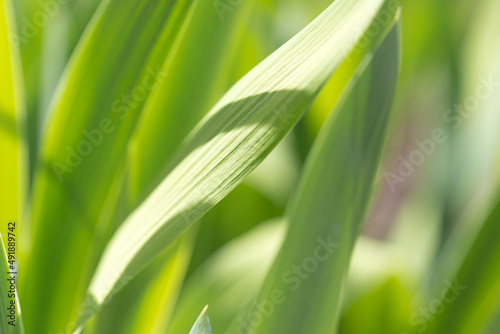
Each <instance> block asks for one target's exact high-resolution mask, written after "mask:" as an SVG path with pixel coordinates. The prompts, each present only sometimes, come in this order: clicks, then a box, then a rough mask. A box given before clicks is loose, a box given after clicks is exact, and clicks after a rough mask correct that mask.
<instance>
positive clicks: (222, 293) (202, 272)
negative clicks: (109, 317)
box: [166, 219, 285, 334]
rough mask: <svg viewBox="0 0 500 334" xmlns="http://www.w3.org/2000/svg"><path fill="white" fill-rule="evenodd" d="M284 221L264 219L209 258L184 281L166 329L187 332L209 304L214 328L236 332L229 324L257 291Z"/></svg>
mask: <svg viewBox="0 0 500 334" xmlns="http://www.w3.org/2000/svg"><path fill="white" fill-rule="evenodd" d="M284 225H285V224H284V223H282V222H281V219H279V220H271V221H269V222H264V223H261V224H260V225H259V226H257V227H256V228H254V229H252V230H250V231H249V232H247V233H245V234H243V235H242V236H240V237H237V238H235V239H233V240H231V241H230V242H228V243H227V244H226V245H224V246H223V247H222V248H221V249H219V250H218V251H217V252H216V253H214V254H213V255H212V256H211V257H210V258H208V259H207V260H206V261H205V262H204V263H203V264H202V265H201V266H200V267H199V268H198V269H197V270H196V271H195V272H193V274H191V276H190V277H189V279H188V280H187V281H186V282H185V284H184V286H183V288H182V292H181V295H180V296H179V301H178V303H177V304H176V306H175V311H174V314H173V316H172V320H171V322H170V324H169V327H168V331H166V333H168V334H175V333H186V332H187V331H188V330H189V328H190V327H191V324H192V321H193V320H192V319H193V318H194V317H196V315H197V314H198V312H199V310H200V308H202V307H203V306H204V305H206V304H209V305H210V309H211V316H210V318H211V319H212V322H213V324H214V329H215V330H216V331H217V332H220V333H226V332H229V333H233V332H234V331H232V330H231V329H232V328H231V329H229V328H228V327H229V326H230V325H231V323H232V322H233V319H234V320H235V321H236V322H237V321H238V318H239V315H240V314H244V313H243V312H244V310H248V308H249V307H250V305H251V303H252V301H253V300H254V299H255V297H256V296H257V295H258V293H259V289H260V286H261V284H262V281H263V280H264V277H265V275H266V272H267V270H268V269H269V267H270V265H271V263H272V260H273V259H274V256H275V255H276V253H277V251H278V248H279V245H280V243H281V241H282V237H283V234H284V231H285V226H284ZM236 325H238V323H236Z"/></svg>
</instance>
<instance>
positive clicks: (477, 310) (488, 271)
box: [426, 202, 500, 334]
mask: <svg viewBox="0 0 500 334" xmlns="http://www.w3.org/2000/svg"><path fill="white" fill-rule="evenodd" d="M499 221H500V202H498V203H497V204H496V206H495V208H494V209H493V211H492V212H491V214H490V215H489V217H488V219H487V220H486V221H485V223H484V225H483V226H482V228H481V230H480V231H479V234H478V235H477V237H476V238H475V240H474V243H473V244H472V247H471V248H470V250H469V251H468V253H467V255H466V257H465V259H464V261H463V263H462V264H461V266H460V268H459V270H458V272H457V274H456V276H455V277H454V278H449V279H448V280H447V282H445V286H446V290H443V291H444V292H443V294H442V295H441V296H437V297H440V299H439V301H440V304H439V305H438V306H436V307H434V308H435V310H436V311H435V312H433V313H432V314H431V316H432V318H431V319H430V320H431V321H429V324H428V325H429V332H432V333H443V332H445V331H446V332H449V333H456V334H466V333H482V332H483V331H485V330H486V329H487V327H488V325H489V324H490V322H493V321H494V320H495V317H496V316H497V312H498V310H499V309H500V265H499V263H500V262H499V261H500V260H499V259H500V230H499V229H500V225H499V224H498V222H499ZM426 327H427V326H426Z"/></svg>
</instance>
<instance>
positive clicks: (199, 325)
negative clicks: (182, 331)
mask: <svg viewBox="0 0 500 334" xmlns="http://www.w3.org/2000/svg"><path fill="white" fill-rule="evenodd" d="M207 309H208V305H207V306H206V307H205V308H204V309H203V311H202V312H201V314H200V316H199V317H198V319H196V322H195V323H194V326H193V328H191V330H190V331H189V334H212V327H210V320H208V315H207Z"/></svg>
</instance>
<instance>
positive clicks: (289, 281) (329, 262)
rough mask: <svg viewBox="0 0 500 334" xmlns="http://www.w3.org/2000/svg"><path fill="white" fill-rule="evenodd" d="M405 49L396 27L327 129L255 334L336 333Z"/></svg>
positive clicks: (314, 152)
mask: <svg viewBox="0 0 500 334" xmlns="http://www.w3.org/2000/svg"><path fill="white" fill-rule="evenodd" d="M399 48H400V42H399V25H398V24H396V25H394V26H393V28H392V29H391V31H390V32H389V33H388V35H387V37H386V38H385V39H384V41H383V42H382V44H381V45H380V47H378V48H377V49H376V51H375V54H374V56H373V59H372V60H371V62H370V63H369V64H368V65H366V62H367V61H369V60H370V57H367V59H366V61H365V62H363V64H362V65H361V66H360V68H359V72H357V75H360V77H359V78H357V75H355V77H354V78H353V79H352V80H351V83H350V85H349V87H348V88H346V90H345V91H344V97H345V99H341V101H339V103H338V105H337V106H336V109H337V110H338V111H335V112H332V114H331V115H330V117H329V119H328V120H327V122H326V124H325V125H324V126H323V128H322V129H321V131H320V133H319V135H318V137H317V139H316V141H315V143H314V145H313V147H312V149H311V152H310V154H309V156H308V159H307V162H306V165H305V167H304V171H303V176H302V179H301V182H300V184H299V186H298V189H297V192H296V194H295V196H294V197H293V198H292V200H291V202H290V203H289V205H288V207H287V211H286V217H287V219H288V220H289V229H288V233H287V235H286V237H285V241H284V243H283V246H282V248H281V249H280V253H279V255H278V257H277V259H276V261H275V263H274V264H273V267H272V269H271V271H270V272H269V275H268V277H267V279H266V282H265V283H264V287H263V290H262V293H261V295H260V297H259V299H258V300H257V301H256V306H255V308H254V309H253V310H252V312H251V313H250V315H249V317H248V320H247V323H246V331H248V332H249V333H278V332H279V333H296V334H299V333H304V334H305V333H335V332H336V330H337V326H338V317H339V314H340V302H341V295H342V289H343V284H344V281H345V277H346V275H347V272H348V269H349V262H350V257H351V253H352V250H353V247H354V244H355V242H356V239H357V237H358V235H359V233H360V232H361V227H362V226H363V222H364V217H365V212H366V209H367V206H368V203H369V199H370V194H371V189H372V182H373V180H374V177H375V173H376V171H377V167H378V162H379V159H380V155H381V152H382V148H383V146H384V142H385V137H386V132H387V127H388V122H389V118H390V115H391V112H392V107H393V102H394V97H395V94H396V83H397V79H398V73H399ZM351 87H352V89H351ZM304 305H307V308H304Z"/></svg>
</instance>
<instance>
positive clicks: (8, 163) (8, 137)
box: [0, 0, 26, 238]
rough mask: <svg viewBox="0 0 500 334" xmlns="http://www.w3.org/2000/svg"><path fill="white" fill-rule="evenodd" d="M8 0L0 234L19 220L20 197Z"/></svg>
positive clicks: (20, 141) (2, 4)
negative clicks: (12, 222)
mask: <svg viewBox="0 0 500 334" xmlns="http://www.w3.org/2000/svg"><path fill="white" fill-rule="evenodd" d="M15 31H16V30H15V22H14V16H13V10H12V4H11V2H10V0H0V64H1V66H0V91H1V92H2V93H1V94H0V162H1V163H0V184H1V185H2V191H0V234H1V235H2V236H3V237H4V238H6V236H7V224H8V222H9V221H15V222H17V223H18V224H19V223H20V211H21V207H22V203H23V200H24V196H25V194H24V186H25V184H24V176H25V175H24V174H25V172H26V170H25V168H24V158H25V156H24V154H25V142H24V137H23V134H24V133H23V125H24V96H23V87H22V85H23V83H22V79H21V78H22V76H21V67H20V65H21V64H20V59H18V57H17V55H18V50H17V49H16V47H15V45H14V44H12V43H11V42H10V41H9V36H11V35H12V34H14V33H15Z"/></svg>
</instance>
